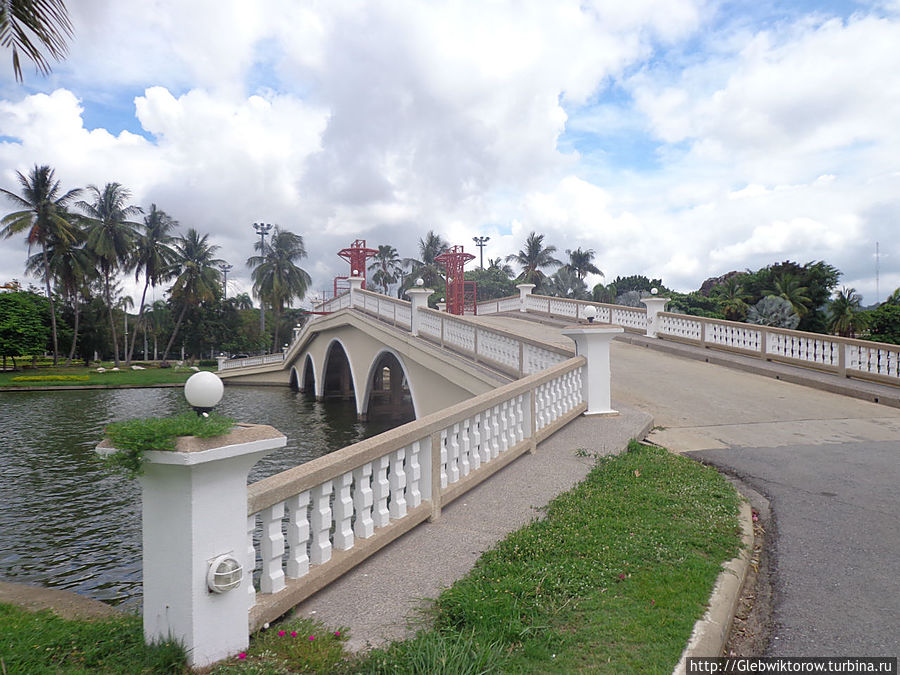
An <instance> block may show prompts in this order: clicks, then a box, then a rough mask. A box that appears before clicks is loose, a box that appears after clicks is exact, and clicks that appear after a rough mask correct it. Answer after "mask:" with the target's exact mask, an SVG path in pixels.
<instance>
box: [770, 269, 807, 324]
mask: <svg viewBox="0 0 900 675" xmlns="http://www.w3.org/2000/svg"><path fill="white" fill-rule="evenodd" d="M773 286H774V289H773V290H769V291H766V292H765V293H764V295H775V296H778V297H779V298H784V299H785V300H787V301H788V302H789V303H790V304H791V307H793V309H794V312H796V313H797V316H799V317H800V318H803V317H804V316H806V314H808V313H809V305H810V304H811V303H812V300H811V299H810V298H809V296H808V295H807V294H808V293H809V289H808V288H807V287H806V286H801V285H800V281H799V280H798V279H797V277H795V276H794V275H793V274H790V273H789V272H785V273H784V274H782V275H781V276H780V277H778V278H777V279H775V281H774V283H773Z"/></svg>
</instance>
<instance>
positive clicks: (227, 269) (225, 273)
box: [219, 263, 234, 300]
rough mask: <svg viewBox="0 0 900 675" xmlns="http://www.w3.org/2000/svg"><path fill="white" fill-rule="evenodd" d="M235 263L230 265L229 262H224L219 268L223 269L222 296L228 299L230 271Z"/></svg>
mask: <svg viewBox="0 0 900 675" xmlns="http://www.w3.org/2000/svg"><path fill="white" fill-rule="evenodd" d="M233 267H234V265H229V264H228V263H222V264H221V265H219V269H220V270H222V297H223V299H225V300H227V299H228V273H229V272H230V271H231V269H232V268H233Z"/></svg>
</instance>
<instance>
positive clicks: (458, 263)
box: [434, 246, 476, 314]
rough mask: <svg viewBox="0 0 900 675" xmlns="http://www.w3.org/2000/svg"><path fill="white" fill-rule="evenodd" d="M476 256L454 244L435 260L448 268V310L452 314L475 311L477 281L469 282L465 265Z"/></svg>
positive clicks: (472, 312)
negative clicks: (466, 277)
mask: <svg viewBox="0 0 900 675" xmlns="http://www.w3.org/2000/svg"><path fill="white" fill-rule="evenodd" d="M474 259H475V256H474V255H472V254H471V253H466V252H465V251H463V247H462V246H452V247H451V248H450V249H448V250H447V251H446V252H444V253H441V254H440V255H439V256H437V257H436V258H435V259H434V260H435V262H438V263H440V264H441V265H443V266H444V268H445V269H446V270H447V273H446V277H447V297H446V301H447V311H448V312H449V313H450V314H474V313H475V308H476V305H475V301H476V297H475V293H476V291H475V282H474V281H469V282H467V281H466V279H465V272H464V271H463V267H465V265H466V263H467V262H469V261H470V260H474Z"/></svg>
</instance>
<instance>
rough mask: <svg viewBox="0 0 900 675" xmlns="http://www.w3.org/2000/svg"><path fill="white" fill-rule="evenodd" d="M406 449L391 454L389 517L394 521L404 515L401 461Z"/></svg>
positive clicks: (404, 488) (404, 490)
mask: <svg viewBox="0 0 900 675" xmlns="http://www.w3.org/2000/svg"><path fill="white" fill-rule="evenodd" d="M404 459H406V449H405V448H400V449H399V450H395V451H394V452H392V453H391V476H390V486H391V505H390V511H389V513H390V517H391V518H393V519H394V520H397V519H399V518H403V517H404V516H405V515H406V494H405V493H406V473H405V472H404V471H403V460H404Z"/></svg>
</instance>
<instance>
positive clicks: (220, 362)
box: [216, 354, 228, 370]
mask: <svg viewBox="0 0 900 675" xmlns="http://www.w3.org/2000/svg"><path fill="white" fill-rule="evenodd" d="M227 360H228V357H227V356H225V355H224V354H219V355H218V356H217V357H216V361H217V362H218V370H222V365H223V364H224V363H225V362H226V361H227Z"/></svg>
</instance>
